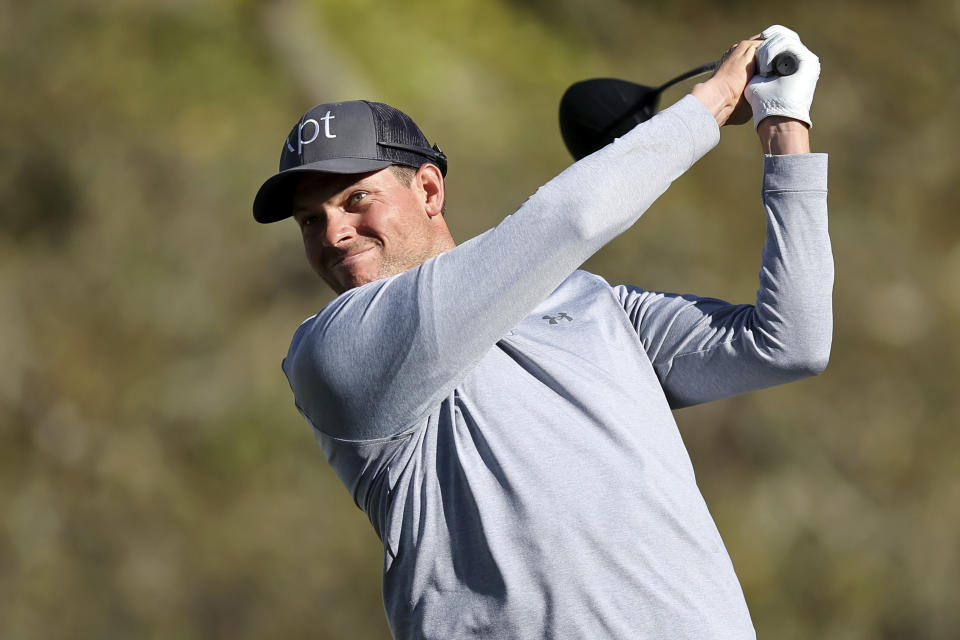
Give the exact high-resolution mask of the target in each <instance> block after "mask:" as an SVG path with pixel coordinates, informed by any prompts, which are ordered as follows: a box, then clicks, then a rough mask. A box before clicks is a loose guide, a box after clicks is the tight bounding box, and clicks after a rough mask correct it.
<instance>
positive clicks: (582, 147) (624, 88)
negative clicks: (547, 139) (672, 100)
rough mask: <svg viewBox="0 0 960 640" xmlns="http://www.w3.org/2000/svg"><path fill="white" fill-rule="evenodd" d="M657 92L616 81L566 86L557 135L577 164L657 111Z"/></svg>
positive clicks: (597, 80)
mask: <svg viewBox="0 0 960 640" xmlns="http://www.w3.org/2000/svg"><path fill="white" fill-rule="evenodd" d="M659 100H660V89H657V88H653V87H647V86H644V85H642V84H636V83H633V82H628V81H627V80H618V79H616V78H593V79H590V80H583V81H581V82H576V83H574V84H572V85H571V86H570V88H569V89H567V90H566V92H565V93H564V94H563V98H561V100H560V134H561V135H562V136H563V142H564V144H565V145H566V146H567V150H568V151H569V152H570V154H571V155H573V157H574V158H575V159H577V160H579V159H580V158H583V157H585V156H588V155H590V154H591V153H593V152H594V151H596V150H598V149H600V148H602V147H604V146H606V145H607V144H609V143H611V142H613V140H614V138H618V137H620V136H622V135H624V134H625V133H627V132H628V131H630V130H631V129H633V128H634V127H635V126H636V125H638V124H640V123H641V122H644V121H646V120H649V119H650V118H651V117H652V116H653V114H654V113H656V110H657V103H658V102H659Z"/></svg>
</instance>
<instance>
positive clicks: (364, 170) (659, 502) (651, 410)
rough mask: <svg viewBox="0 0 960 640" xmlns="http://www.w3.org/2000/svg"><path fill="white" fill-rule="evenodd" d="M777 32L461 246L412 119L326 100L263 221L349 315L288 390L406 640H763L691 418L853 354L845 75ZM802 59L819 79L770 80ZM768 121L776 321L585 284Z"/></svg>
mask: <svg viewBox="0 0 960 640" xmlns="http://www.w3.org/2000/svg"><path fill="white" fill-rule="evenodd" d="M763 36H764V37H765V39H763V40H744V41H743V42H740V43H739V44H737V45H735V46H734V47H732V48H731V49H730V50H729V51H728V52H727V54H726V55H725V56H724V58H723V61H722V63H721V65H720V67H719V69H718V70H717V72H716V73H715V74H714V75H713V76H712V77H711V78H710V79H709V80H707V81H705V82H703V83H701V84H698V85H696V86H695V87H694V89H693V90H692V92H691V94H690V95H688V96H685V97H684V98H682V99H681V100H679V101H678V102H677V103H676V104H674V105H672V106H671V107H669V108H667V109H665V110H663V111H662V112H661V113H659V114H658V115H656V116H654V117H653V118H652V119H650V120H649V121H647V122H645V123H643V124H641V125H638V126H637V127H636V128H635V129H633V130H632V131H631V132H630V133H628V134H626V135H625V136H623V137H622V138H620V139H618V140H616V141H615V142H613V143H612V144H610V145H608V146H606V147H605V148H603V149H601V150H599V151H597V152H596V153H594V154H592V155H590V156H588V157H586V158H584V159H583V160H581V161H579V162H577V163H575V164H573V165H572V166H571V167H569V168H568V169H566V170H565V171H563V172H562V173H561V174H560V175H558V176H557V177H555V178H554V179H552V180H551V181H550V182H548V183H547V184H545V185H544V186H542V187H541V188H540V189H539V190H537V192H536V193H535V194H534V195H533V196H531V197H530V198H529V199H528V200H527V201H526V202H525V203H524V204H523V205H522V206H520V208H519V209H517V210H516V211H515V212H514V213H513V214H512V215H509V216H507V217H506V218H505V219H504V220H503V222H501V223H500V224H499V225H497V226H496V227H495V228H493V229H490V230H489V231H487V232H485V233H483V234H481V235H479V236H477V237H475V238H473V239H471V240H469V241H467V242H464V243H463V244H460V245H459V246H455V244H454V241H453V239H452V238H451V235H450V232H449V231H448V229H447V224H446V220H445V217H444V174H445V171H446V164H447V160H446V158H445V156H444V155H443V153H442V152H440V151H439V149H437V148H436V147H435V146H434V147H431V146H430V144H429V143H428V141H427V139H426V138H425V137H424V135H423V133H422V132H421V131H420V129H419V128H417V126H416V125H415V124H414V122H413V121H412V120H411V119H410V118H409V117H407V116H406V115H405V114H403V113H402V112H400V111H398V110H397V109H394V108H392V107H390V106H387V105H384V104H380V103H374V102H364V101H353V102H339V103H329V104H322V105H319V106H317V107H314V108H313V109H311V110H310V111H308V112H307V113H306V114H305V115H304V117H303V118H302V119H301V120H300V121H299V122H298V123H297V124H296V125H295V126H294V128H293V131H291V133H290V135H289V136H288V137H287V139H286V140H285V141H284V144H283V152H282V157H281V162H280V168H281V171H280V172H279V173H278V174H276V175H274V176H273V177H272V178H270V179H269V180H267V181H266V182H265V183H264V185H263V186H262V187H261V189H260V191H259V193H258V194H257V197H256V200H255V203H254V216H255V218H256V219H257V220H258V221H260V222H273V221H275V220H281V219H285V218H288V217H293V218H294V219H295V220H296V223H297V225H298V226H299V228H300V230H301V233H302V236H303V243H304V246H305V249H306V255H307V259H308V261H309V263H310V265H311V266H312V268H313V269H314V270H315V271H316V272H317V274H318V275H319V276H320V277H321V278H322V279H323V280H325V281H326V282H327V283H328V284H329V285H330V286H331V287H332V288H333V289H334V291H336V292H337V293H338V294H339V296H338V297H337V298H336V299H335V300H334V301H333V302H331V303H330V304H328V305H327V306H326V307H324V308H323V309H321V310H320V311H319V312H318V313H317V314H316V315H315V316H313V317H311V318H309V319H307V320H306V321H305V322H304V323H303V324H302V325H301V326H300V327H299V329H297V331H296V333H295V335H294V337H293V341H292V344H291V345H290V350H289V353H288V355H287V357H286V358H285V359H284V361H283V370H284V372H285V373H286V375H287V378H288V379H289V382H290V386H291V388H292V390H293V394H294V397H295V401H296V406H297V408H298V409H299V410H300V412H301V413H302V414H303V416H304V417H305V418H306V419H307V421H308V422H309V424H310V426H311V427H312V429H313V432H314V434H315V436H316V438H317V440H318V441H319V443H320V445H321V446H322V448H323V450H324V452H325V453H326V455H327V458H328V459H329V462H330V464H331V465H332V467H333V468H334V469H335V471H336V473H337V474H338V476H339V478H340V479H341V480H342V481H343V483H344V484H345V485H346V487H347V489H348V490H349V491H350V492H351V494H352V495H353V498H354V500H355V501H356V503H357V505H358V506H359V507H360V508H361V509H363V511H364V512H366V514H367V515H368V516H369V518H370V522H371V524H372V525H373V527H374V529H375V530H376V532H377V535H378V536H379V538H380V540H381V541H382V542H383V550H384V554H383V598H384V605H385V608H386V614H387V618H388V620H389V624H390V628H391V630H392V632H393V634H394V635H395V636H396V637H397V638H403V639H407V638H418V639H419V638H436V639H440V640H450V639H455V638H485V639H490V638H496V639H501V638H511V639H512V638H516V639H540V638H556V639H571V638H582V639H588V640H600V639H624V640H636V639H637V638H663V639H667V638H669V639H671V640H676V639H681V638H687V639H691V640H704V639H708V638H709V639H720V638H736V639H742V638H753V637H754V636H755V633H754V630H753V625H752V623H751V620H750V615H749V612H748V610H747V606H746V603H745V601H744V596H743V593H742V590H741V588H740V585H739V583H738V581H737V577H736V575H735V574H734V570H733V566H732V564H731V561H730V558H729V556H728V554H727V552H726V550H725V548H724V545H723V542H722V541H721V539H720V535H719V533H718V532H717V528H716V526H715V524H714V522H713V520H712V518H711V516H710V513H709V512H708V510H707V507H706V505H705V504H704V500H703V498H702V496H701V494H700V491H699V489H698V487H697V483H696V479H695V477H694V472H693V468H692V466H691V463H690V459H689V456H688V454H687V452H686V450H685V448H684V445H683V442H682V441H681V438H680V434H679V433H678V430H677V426H676V423H675V422H674V419H673V415H672V414H671V409H674V408H678V407H684V406H688V405H692V404H696V403H700V402H706V401H709V400H713V399H716V398H724V397H727V396H731V395H734V394H738V393H743V392H746V391H751V390H754V389H759V388H761V387H767V386H770V385H775V384H780V383H784V382H788V381H791V380H796V379H799V378H803V377H806V376H810V375H814V374H816V373H818V372H820V371H821V370H822V369H823V368H824V366H825V365H826V362H827V358H828V354H829V349H830V337H831V300H830V298H831V288H832V280H833V267H832V257H831V251H830V242H829V238H828V235H827V205H826V197H827V178H826V173H827V158H826V156H825V155H822V154H811V153H809V139H808V131H807V130H808V126H809V125H810V116H809V109H810V104H811V101H812V99H813V92H814V87H815V84H816V81H817V78H818V76H819V61H818V59H817V57H816V56H814V55H813V54H812V53H811V52H810V51H809V50H807V49H806V48H805V47H804V46H803V45H802V44H801V42H800V40H799V38H798V37H797V35H796V34H795V33H793V32H792V31H790V30H788V29H785V28H783V27H779V26H776V27H771V28H770V29H768V30H767V31H765V32H764V33H763ZM783 50H789V51H791V52H793V53H794V54H795V55H796V56H797V59H798V61H799V69H798V71H797V72H796V73H795V74H793V75H791V76H788V77H777V76H766V75H763V72H764V71H766V70H768V69H769V66H770V61H771V60H772V58H773V57H774V56H775V55H776V54H777V53H779V52H781V51H783ZM758 72H759V73H758ZM748 103H749V104H748ZM751 112H752V115H753V119H754V123H755V126H756V130H757V133H758V135H759V139H760V145H761V147H762V150H763V152H764V154H765V155H764V156H763V170H764V174H763V186H762V204H763V209H764V210H765V212H766V218H767V234H766V244H765V247H764V249H763V254H762V256H763V257H762V265H761V269H760V284H759V291H758V292H757V299H756V304H755V305H734V304H728V303H726V302H722V301H720V300H717V299H714V298H701V297H697V296H693V295H675V294H667V293H657V292H654V291H647V290H645V289H641V288H639V287H637V286H633V285H616V286H614V285H611V284H608V283H607V282H605V281H604V279H603V278H600V277H598V276H596V275H593V274H590V273H586V272H584V271H579V270H578V267H579V266H580V265H581V264H582V263H583V262H584V261H585V260H586V259H587V258H589V257H590V256H591V255H593V254H594V253H595V252H596V251H597V250H599V249H600V248H601V247H603V246H604V245H605V244H606V243H608V242H609V241H610V240H612V239H613V238H615V237H616V236H617V235H618V234H620V233H622V232H623V231H625V230H626V229H628V228H630V226H631V225H633V224H634V223H635V222H636V221H637V220H638V219H639V218H640V216H641V215H642V214H643V212H644V211H646V209H647V208H648V207H649V206H650V205H651V203H652V202H653V201H654V200H655V199H656V198H657V197H658V196H659V195H660V194H661V193H663V192H664V190H666V189H667V188H668V186H669V185H670V183H671V182H672V181H673V180H674V179H676V178H677V177H679V176H680V175H681V174H683V173H684V172H685V171H686V170H687V169H689V168H690V167H691V166H692V165H693V164H694V163H695V162H696V161H697V160H698V159H699V158H700V157H701V156H703V155H704V154H706V153H707V152H708V151H709V150H710V149H711V148H712V147H713V146H714V145H716V144H717V143H718V141H719V138H720V128H719V126H720V125H723V124H725V123H727V122H733V121H737V122H739V121H742V120H743V119H744V117H746V119H749V116H750V113H751Z"/></svg>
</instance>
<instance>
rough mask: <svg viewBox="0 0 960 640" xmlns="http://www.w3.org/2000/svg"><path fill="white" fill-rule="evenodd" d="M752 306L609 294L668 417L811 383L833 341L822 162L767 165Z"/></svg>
mask: <svg viewBox="0 0 960 640" xmlns="http://www.w3.org/2000/svg"><path fill="white" fill-rule="evenodd" d="M762 202H763V207H764V210H765V211H766V217H767V226H766V241H765V245H764V249H763V254H762V264H761V268H760V287H759V289H758V291H757V297H756V303H755V304H753V305H749V304H742V305H735V304H729V303H727V302H724V301H722V300H716V299H714V298H701V297H697V296H693V295H677V294H666V293H658V292H652V291H644V290H642V289H639V288H637V287H631V286H624V285H621V286H618V287H614V290H615V293H616V294H617V296H618V298H619V299H620V302H621V303H622V304H623V306H624V309H625V310H626V312H627V314H628V316H629V317H630V320H631V322H632V324H633V325H634V327H635V328H636V330H637V333H638V334H639V336H640V340H641V343H642V344H643V347H644V348H645V349H646V351H647V354H648V356H649V357H650V360H651V362H652V363H653V366H654V370H655V371H656V373H657V376H658V377H659V379H660V382H661V385H662V386H663V388H664V390H665V392H666V394H667V398H668V400H669V401H670V404H671V406H672V407H674V408H678V407H684V406H688V405H692V404H697V403H700V402H707V401H709V400H715V399H718V398H723V397H728V396H732V395H736V394H739V393H744V392H747V391H752V390H755V389H760V388H764V387H769V386H773V385H777V384H782V383H784V382H790V381H792V380H796V379H799V378H803V377H806V376H810V375H815V374H817V373H819V372H821V371H822V370H823V369H824V367H826V364H827V360H828V358H829V354H830V344H831V337H832V327H833V315H832V303H831V298H832V291H833V256H832V252H831V247H830V237H829V235H828V231H827V156H826V155H825V154H802V155H787V156H766V157H765V158H764V178H763V189H762Z"/></svg>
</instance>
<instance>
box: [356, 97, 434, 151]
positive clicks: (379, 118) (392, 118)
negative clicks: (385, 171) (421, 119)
mask: <svg viewBox="0 0 960 640" xmlns="http://www.w3.org/2000/svg"><path fill="white" fill-rule="evenodd" d="M367 104H368V105H370V109H371V110H372V111H373V121H374V122H375V123H376V125H377V140H379V141H380V142H386V143H393V144H408V145H412V146H416V147H422V148H423V149H424V150H427V151H428V150H429V149H430V143H429V142H428V141H427V138H426V136H424V135H423V132H422V131H420V128H419V127H418V126H417V125H416V123H415V122H414V121H413V120H412V119H411V118H410V116H408V115H407V114H405V113H404V112H402V111H400V110H399V109H395V108H393V107H391V106H390V105H388V104H383V103H382V102H367ZM379 156H380V157H381V158H383V159H384V160H391V161H393V162H397V163H399V164H405V165H408V166H411V167H419V166H420V165H422V164H424V163H426V162H429V160H428V159H427V158H426V157H424V156H421V155H419V154H416V153H413V152H411V151H404V150H402V149H392V148H390V147H383V146H381V147H380V148H379Z"/></svg>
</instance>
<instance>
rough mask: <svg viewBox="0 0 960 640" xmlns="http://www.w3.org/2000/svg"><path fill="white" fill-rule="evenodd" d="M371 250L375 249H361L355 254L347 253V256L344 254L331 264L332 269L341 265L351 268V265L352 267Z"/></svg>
mask: <svg viewBox="0 0 960 640" xmlns="http://www.w3.org/2000/svg"><path fill="white" fill-rule="evenodd" d="M371 249H373V247H367V248H366V249H361V250H360V251H354V252H353V253H345V254H343V255H341V256H336V257H335V258H334V259H333V260H332V261H331V262H330V268H333V267H336V266H337V265H341V264H342V265H345V266H350V265H351V264H352V263H353V262H355V261H356V260H357V259H358V258H359V257H360V256H362V255H363V254H365V253H367V252H368V251H370V250H371Z"/></svg>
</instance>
